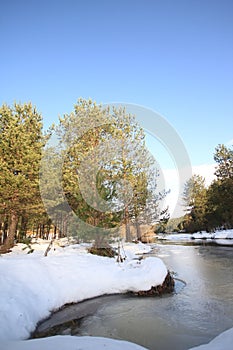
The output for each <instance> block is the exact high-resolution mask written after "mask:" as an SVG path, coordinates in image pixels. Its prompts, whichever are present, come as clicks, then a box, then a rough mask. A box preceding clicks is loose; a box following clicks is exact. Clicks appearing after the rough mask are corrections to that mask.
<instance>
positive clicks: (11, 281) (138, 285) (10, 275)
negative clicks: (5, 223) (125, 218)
mask: <svg viewBox="0 0 233 350" xmlns="http://www.w3.org/2000/svg"><path fill="white" fill-rule="evenodd" d="M63 243H64V242H63ZM47 246H48V242H46V244H44V242H37V243H35V244H33V245H32V248H33V249H35V251H34V252H33V254H29V255H28V254H27V252H28V249H25V250H22V248H25V246H24V245H17V246H16V247H15V248H14V249H13V251H12V253H10V254H6V255H2V256H1V257H0V285H1V288H0V314H1V315H0V341H1V344H3V341H9V340H10V341H12V340H21V339H26V338H28V337H29V336H30V333H31V332H32V331H33V330H34V329H35V327H36V325H37V323H38V322H39V321H40V320H42V319H44V318H46V317H48V316H49V314H50V313H51V312H52V311H53V310H56V309H58V308H59V307H61V306H63V305H64V304H66V303H71V302H80V301H82V300H84V299H89V298H93V297H96V296H99V295H104V294H113V293H125V292H127V291H138V290H149V289H150V288H151V287H152V286H157V285H160V284H162V283H163V281H164V279H165V277H166V275H167V268H166V266H165V265H164V263H163V261H162V260H161V259H159V258H156V257H148V258H146V259H142V260H140V261H139V260H138V259H135V258H136V257H137V255H136V254H140V253H143V252H147V251H148V250H149V248H148V247H146V246H145V245H143V244H131V245H130V244H127V245H126V246H125V253H126V255H128V256H130V258H127V259H126V260H125V261H124V262H123V263H117V262H116V259H113V258H106V257H100V256H96V255H92V254H89V253H87V249H86V248H87V245H79V244H75V245H71V246H65V247H64V248H62V247H60V246H59V245H58V244H56V245H55V246H54V247H53V248H52V249H51V251H50V252H49V254H48V256H47V257H44V256H43V254H44V252H45V250H46V247H47ZM51 341H53V340H51ZM54 341H55V342H56V340H54ZM70 341H71V342H73V340H70ZM83 341H84V340H83ZM26 343H27V344H34V343H28V341H26V342H25V343H24V342H23V343H19V344H18V343H17V344H18V345H17V346H19V347H20V346H23V347H24V346H26V348H28V347H29V346H30V345H27V344H26ZM12 344H13V343H12ZM20 344H21V345H20ZM7 346H8V347H7V349H8V348H10V345H9V344H8V345H7ZM114 346H115V345H114ZM117 346H118V347H117ZM12 347H14V348H16V343H14V344H13V345H12ZM17 348H18V347H17ZM84 348H85V349H86V347H84ZM95 348H96V347H95ZM111 348H114V349H115V347H113V346H112V347H111ZM118 348H120V347H119V345H116V349H118ZM126 348H127V349H128V348H129V349H131V348H130V347H126ZM137 348H138V347H137ZM137 348H136V349H137ZM80 349H81V348H80ZM138 349H139V348H138Z"/></svg>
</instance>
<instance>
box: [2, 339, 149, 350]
mask: <svg viewBox="0 0 233 350" xmlns="http://www.w3.org/2000/svg"><path fill="white" fill-rule="evenodd" d="M42 349H43V350H103V349H111V350H143V349H144V350H145V348H143V347H142V346H139V345H136V344H132V343H129V342H126V341H120V340H113V339H107V338H101V337H72V336H56V337H50V338H43V339H33V340H27V341H17V342H15V341H11V342H3V343H2V344H1V350H42Z"/></svg>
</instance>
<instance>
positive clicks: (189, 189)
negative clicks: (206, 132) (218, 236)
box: [179, 144, 233, 232]
mask: <svg viewBox="0 0 233 350" xmlns="http://www.w3.org/2000/svg"><path fill="white" fill-rule="evenodd" d="M214 160H215V162H216V171H215V175H216V180H214V181H213V182H212V183H211V185H210V186H209V187H208V188H207V187H206V186H205V179H204V178H203V177H202V176H199V175H194V176H193V177H192V178H191V179H190V180H188V181H187V183H186V184H185V189H184V195H183V200H184V204H185V207H186V215H185V216H184V220H183V221H182V222H181V223H180V224H179V228H180V229H184V230H186V231H187V232H197V231H202V230H206V231H207V232H209V231H214V230H216V229H231V228H233V150H232V149H231V148H228V147H226V146H224V145H222V144H219V145H218V146H217V147H216V149H215V153H214Z"/></svg>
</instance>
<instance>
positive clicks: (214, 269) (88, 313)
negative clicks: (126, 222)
mask: <svg viewBox="0 0 233 350" xmlns="http://www.w3.org/2000/svg"><path fill="white" fill-rule="evenodd" d="M151 255H154V256H157V257H160V258H161V259H162V260H163V261H164V262H165V264H166V266H167V267H168V269H169V270H170V271H172V272H173V273H174V276H175V278H176V292H175V293H174V294H172V295H166V296H163V297H130V296H125V295H123V296H119V295H115V296H104V297H100V298H97V299H94V300H89V301H86V302H83V303H80V304H77V305H71V306H68V307H66V308H65V309H63V310H61V311H59V312H57V313H55V314H54V315H53V316H52V317H51V318H50V319H49V320H48V321H47V323H46V322H45V323H44V324H42V325H41V326H40V328H41V330H43V329H46V327H47V328H49V327H53V326H54V325H59V323H60V324H63V328H62V332H63V334H73V335H75V334H76V335H92V336H105V337H113V338H116V339H124V340H129V341H132V342H134V343H137V344H140V345H143V346H145V347H147V348H148V349H151V350H186V349H189V348H190V347H193V346H196V345H199V344H203V343H207V342H209V341H210V340H211V339H212V338H214V337H215V336H216V335H218V334H219V333H221V332H223V331H224V330H226V329H228V328H231V327H233V247H222V246H208V245H202V244H201V245H194V246H190V245H188V246H186V245H184V244H183V245H174V244H166V245H163V244H160V245H157V246H156V247H155V248H154V250H153V253H152V254H151ZM182 281H184V282H182ZM82 316H85V317H83V318H82V319H81V320H80V319H79V318H80V317H82ZM72 319H73V320H74V321H73V326H72V327H71V323H70V320H72ZM77 319H79V320H78V321H77ZM75 320H76V321H75ZM67 321H69V322H68V323H67V326H66V322H67ZM64 325H65V327H64ZM55 328H56V327H55ZM55 334H61V328H59V327H58V329H57V330H56V333H55Z"/></svg>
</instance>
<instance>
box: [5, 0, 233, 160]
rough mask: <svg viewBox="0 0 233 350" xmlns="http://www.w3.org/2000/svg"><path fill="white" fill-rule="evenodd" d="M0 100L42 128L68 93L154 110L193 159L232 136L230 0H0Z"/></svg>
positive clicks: (72, 98) (209, 154)
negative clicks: (28, 105) (32, 115)
mask: <svg viewBox="0 0 233 350" xmlns="http://www.w3.org/2000/svg"><path fill="white" fill-rule="evenodd" d="M0 39H1V40H0V43H1V54H0V77H1V85H0V103H1V104H2V103H4V102H6V103H8V104H12V103H13V102H14V101H17V102H28V101H31V102H32V103H33V104H34V105H36V106H37V108H38V110H39V111H40V112H41V113H42V115H43V117H44V123H45V126H46V128H47V127H49V126H50V125H51V123H53V122H55V123H56V122H57V120H58V115H63V114H64V113H68V112H70V111H71V110H72V108H73V105H74V104H75V102H76V101H77V99H78V97H80V96H82V97H84V98H88V97H91V98H92V99H93V100H95V101H97V102H102V103H108V102H123V103H124V102H126V103H134V104H139V105H142V106H145V107H147V108H150V109H153V110H155V111H157V112H158V113H160V114H161V115H163V116H164V117H165V118H166V119H167V120H168V121H169V123H170V124H171V125H172V126H173V127H174V128H175V129H176V130H177V132H178V133H179V135H180V137H181V138H182V140H183V142H184V144H185V146H186V148H187V151H188V153H189V156H190V158H191V161H192V164H193V165H200V164H210V163H213V152H214V148H215V147H216V146H217V144H218V143H227V142H229V141H230V140H232V139H233V1H232V0H221V1H220V0H112V1H111V0H108V1H107V0H83V1H79V0H76V1H74V0H73V1H72V0H63V1H62V0H61V1H53V0H50V1H49V0H47V1H44V0H40V1H39V0H38V1H35V0H28V1H27V0H20V1H18V0H2V1H1V3H0Z"/></svg>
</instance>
